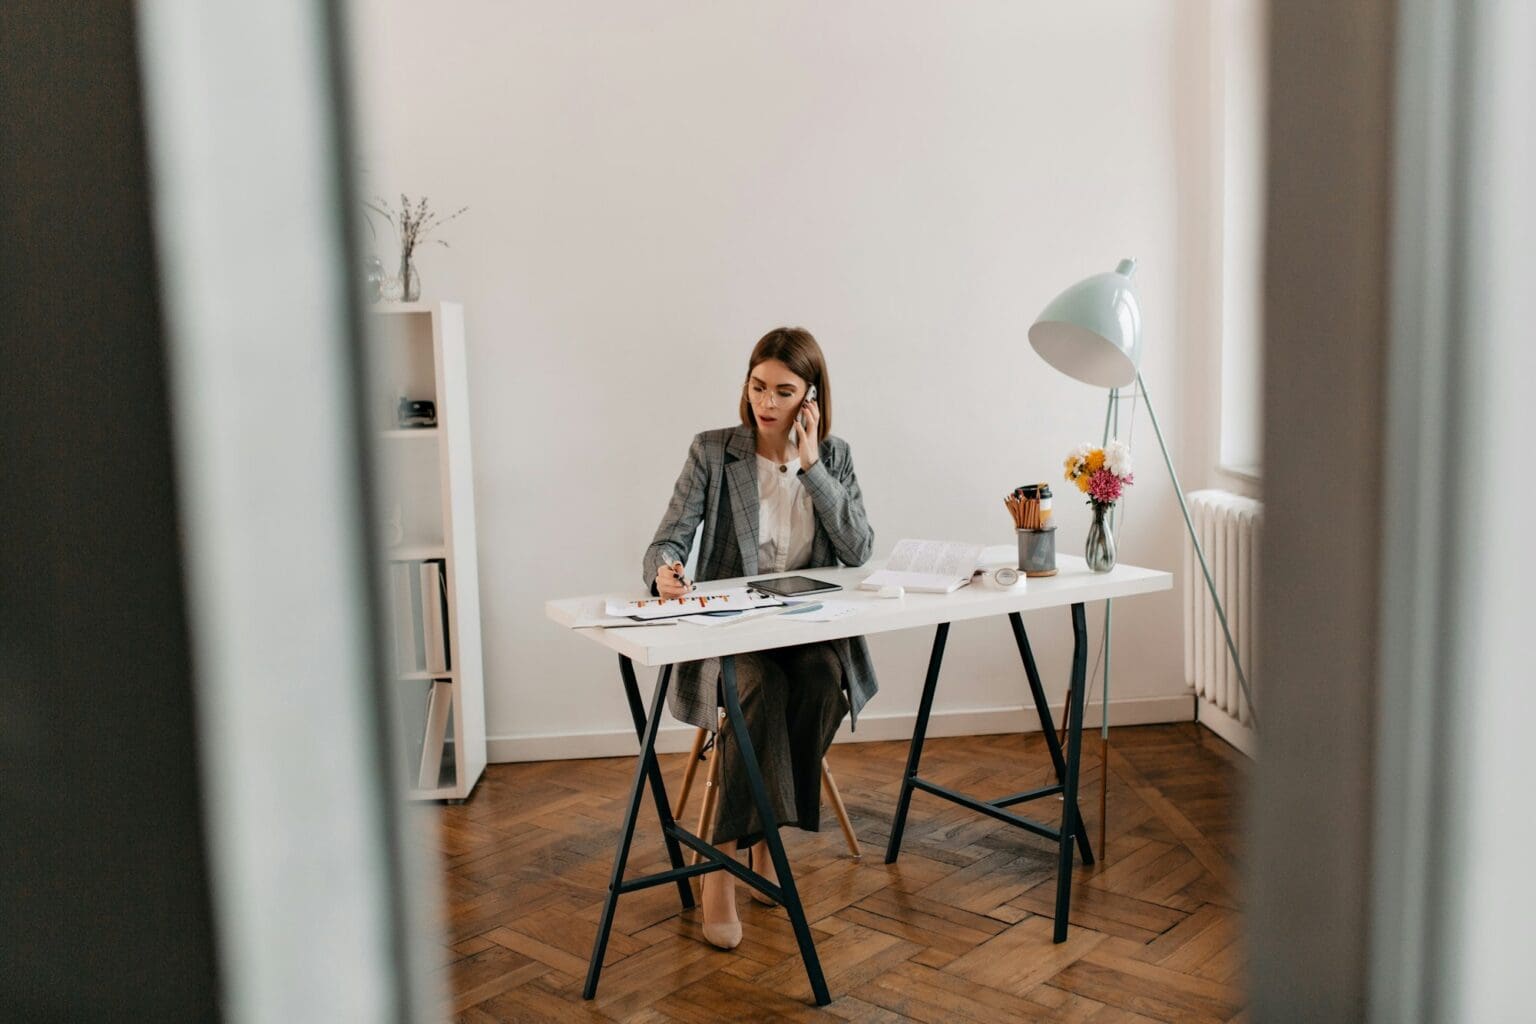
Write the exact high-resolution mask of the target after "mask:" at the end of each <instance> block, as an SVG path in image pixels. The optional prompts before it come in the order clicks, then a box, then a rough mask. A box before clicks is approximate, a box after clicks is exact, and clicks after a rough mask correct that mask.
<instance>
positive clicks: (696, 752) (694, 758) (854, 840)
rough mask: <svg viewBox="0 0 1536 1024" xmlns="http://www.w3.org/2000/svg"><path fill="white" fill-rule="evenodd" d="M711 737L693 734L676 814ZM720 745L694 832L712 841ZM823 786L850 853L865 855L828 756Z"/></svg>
mask: <svg viewBox="0 0 1536 1024" xmlns="http://www.w3.org/2000/svg"><path fill="white" fill-rule="evenodd" d="M708 738H709V730H707V729H700V730H699V731H698V734H697V735H695V736H694V737H693V749H692V750H690V751H689V752H688V767H687V768H685V769H684V770H683V786H682V789H681V790H679V791H678V794H677V804H676V806H674V807H673V808H672V817H674V818H681V817H682V816H683V809H684V808H685V807H687V806H688V795H689V793H691V792H692V791H693V777H694V774H695V773H696V772H697V771H698V768H699V759H700V757H701V755H702V753H703V750H704V744H705V742H706V741H707V740H708ZM718 750H719V748H718V747H716V746H714V745H711V746H710V748H709V767H708V769H707V771H706V773H705V776H704V806H702V807H700V808H699V823H698V826H697V827H696V828H695V829H694V833H695V834H696V835H698V836H700V837H702V838H704V839H705V840H706V841H708V838H709V834H710V832H712V831H714V827H715V814H716V813H717V812H718V810H719V806H720V758H718V757H716V756H715V755H716V753H717V752H718ZM821 788H822V790H823V791H824V792H825V793H826V794H827V802H828V803H830V804H831V805H832V810H833V811H834V812H835V813H836V814H837V823H838V824H839V825H841V826H843V838H844V839H845V840H847V842H848V852H849V853H850V854H852V855H853V859H854V860H859V859H860V858H862V857H863V856H864V853H863V851H862V850H860V849H859V837H858V836H856V835H854V832H853V823H852V822H850V821H849V820H848V808H846V807H844V806H843V797H842V794H841V793H839V792H838V791H837V782H836V781H834V780H833V778H832V770H831V769H830V768H828V767H827V760H826V758H822V760H821ZM687 858H688V863H689V864H694V863H697V862H698V859H699V855H698V854H697V853H695V852H694V851H692V850H689V851H688V854H687Z"/></svg>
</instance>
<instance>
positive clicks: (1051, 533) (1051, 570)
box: [1013, 526, 1056, 576]
mask: <svg viewBox="0 0 1536 1024" xmlns="http://www.w3.org/2000/svg"><path fill="white" fill-rule="evenodd" d="M1013 532H1014V533H1016V534H1018V535H1019V571H1020V572H1022V573H1023V574H1024V575H1025V576H1055V575H1056V527H1054V526H1047V527H1046V528H1045V529H1043V530H1014V531H1013Z"/></svg>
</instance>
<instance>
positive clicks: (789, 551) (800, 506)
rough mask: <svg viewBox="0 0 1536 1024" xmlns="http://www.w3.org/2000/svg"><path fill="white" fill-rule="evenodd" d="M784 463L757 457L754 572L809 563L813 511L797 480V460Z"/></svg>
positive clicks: (814, 526)
mask: <svg viewBox="0 0 1536 1024" xmlns="http://www.w3.org/2000/svg"><path fill="white" fill-rule="evenodd" d="M783 465H785V463H780V462H775V461H774V460H773V459H768V458H764V457H763V456H761V455H759V456H758V457H757V501H758V521H757V539H758V543H757V571H758V572H786V571H788V570H790V569H804V568H806V567H807V566H808V565H810V564H811V541H812V540H813V539H815V537H816V512H815V510H814V509H813V508H812V507H811V492H809V491H807V490H806V489H805V485H804V484H803V483H802V482H801V480H800V461H799V459H795V460H792V461H791V462H789V463H788V464H787V465H788V468H787V469H784V470H782V471H781V470H780V468H779V467H780V466H783Z"/></svg>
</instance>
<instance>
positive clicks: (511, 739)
mask: <svg viewBox="0 0 1536 1024" xmlns="http://www.w3.org/2000/svg"><path fill="white" fill-rule="evenodd" d="M1110 705H1111V707H1112V708H1113V711H1112V712H1111V714H1110V724H1111V725H1158V724H1161V723H1164V722H1188V721H1190V720H1191V718H1192V717H1193V711H1192V703H1191V701H1190V699H1189V695H1188V694H1177V695H1174V696H1169V697H1132V698H1129V699H1126V700H1112V701H1110ZM1102 708H1103V704H1102V703H1101V702H1098V701H1094V702H1090V703H1089V705H1088V707H1087V709H1086V712H1085V714H1084V715H1083V722H1084V724H1085V725H1087V726H1088V727H1089V728H1090V729H1095V728H1098V726H1099V723H1100V721H1101V720H1102V717H1103V716H1102V714H1101V711H1102ZM1052 713H1053V714H1055V715H1057V716H1058V717H1059V716H1060V714H1061V708H1060V706H1054V707H1053V708H1052ZM916 721H917V712H916V711H911V712H902V713H898V714H892V715H860V716H859V729H858V732H850V731H849V729H848V723H847V722H844V723H843V727H842V729H841V730H839V731H838V734H837V739H836V740H835V741H834V742H837V743H872V742H875V741H877V740H904V739H908V738H910V737H911V735H912V728H913V725H914V724H915V723H916ZM1039 731H1040V720H1039V719H1038V718H1036V717H1035V712H1034V708H1033V707H1031V708H1029V709H1028V710H1026V709H1025V708H1023V707H1007V708H969V709H961V710H956V711H935V712H934V713H933V714H932V715H931V716H930V717H929V719H928V735H929V736H931V737H937V736H991V735H996V734H999V733H1009V732H1039ZM693 733H694V730H693V727H692V726H689V725H682V724H680V723H673V724H670V725H667V726H664V727H663V728H661V729H659V730H658V731H657V734H656V749H657V751H659V752H660V753H663V754H676V753H682V752H685V751H687V750H688V749H689V747H690V746H692V744H693ZM1228 742H1232V741H1230V740H1228ZM1235 745H1236V744H1234V746H1235ZM635 748H636V743H635V734H634V733H633V732H631V731H630V730H627V729H613V730H609V731H606V732H569V733H546V734H543V735H527V736H491V737H487V739H486V753H487V755H488V756H489V759H490V760H491V761H492V762H493V763H497V764H502V763H507V762H514V761H568V760H573V759H576V758H585V757H633V756H634V754H635ZM1238 749H1243V748H1241V747H1239V748H1238ZM1244 752H1245V753H1247V751H1246V750H1245V751H1244ZM1249 756H1252V755H1251V754H1250V755H1249Z"/></svg>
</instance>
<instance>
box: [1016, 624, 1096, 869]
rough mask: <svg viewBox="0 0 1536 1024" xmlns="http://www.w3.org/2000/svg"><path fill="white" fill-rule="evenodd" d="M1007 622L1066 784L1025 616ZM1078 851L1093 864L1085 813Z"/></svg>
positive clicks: (1080, 822)
mask: <svg viewBox="0 0 1536 1024" xmlns="http://www.w3.org/2000/svg"><path fill="white" fill-rule="evenodd" d="M1008 621H1009V622H1010V623H1012V624H1013V640H1014V643H1016V644H1018V647H1019V657H1020V658H1022V659H1023V661H1024V674H1025V675H1026V676H1028V677H1029V692H1030V695H1031V696H1032V697H1033V698H1034V700H1035V714H1037V715H1039V716H1040V728H1041V729H1042V730H1044V732H1045V746H1046V749H1048V750H1049V751H1050V752H1051V765H1052V766H1053V767H1054V768H1055V769H1056V781H1057V782H1059V783H1061V784H1062V785H1066V779H1067V766H1066V762H1065V761H1064V760H1063V759H1062V756H1061V743H1060V742H1058V741H1057V739H1056V723H1055V722H1053V721H1051V705H1050V704H1049V703H1048V702H1047V701H1046V699H1045V687H1044V686H1043V685H1042V684H1041V682H1040V670H1039V669H1038V668H1036V667H1035V652H1034V651H1033V650H1032V649H1031V648H1030V646H1029V634H1028V633H1026V632H1024V617H1023V616H1022V615H1020V614H1019V613H1018V612H1010V613H1009V615H1008ZM1076 833H1077V852H1078V855H1079V856H1080V857H1082V858H1083V863H1084V864H1092V863H1093V848H1092V847H1090V846H1089V845H1088V826H1087V825H1084V824H1083V812H1082V810H1081V809H1079V810H1078V812H1077V829H1076Z"/></svg>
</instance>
